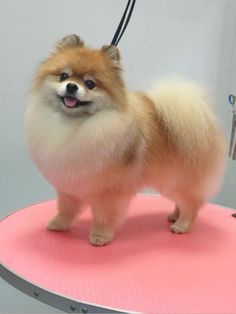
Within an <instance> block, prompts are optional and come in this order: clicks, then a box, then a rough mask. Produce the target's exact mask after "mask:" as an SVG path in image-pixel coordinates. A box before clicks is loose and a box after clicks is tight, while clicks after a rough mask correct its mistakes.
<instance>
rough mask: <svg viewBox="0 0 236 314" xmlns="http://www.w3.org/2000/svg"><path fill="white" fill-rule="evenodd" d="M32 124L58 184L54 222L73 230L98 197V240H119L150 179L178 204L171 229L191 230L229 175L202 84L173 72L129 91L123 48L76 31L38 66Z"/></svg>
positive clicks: (38, 159) (30, 130)
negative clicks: (92, 44) (91, 42)
mask: <svg viewBox="0 0 236 314" xmlns="http://www.w3.org/2000/svg"><path fill="white" fill-rule="evenodd" d="M26 131H27V139H28V145H29V149H30V153H31V156H32V158H33V160H34V162H35V163H36V165H37V166H38V168H39V170H40V171H41V172H42V174H43V175H44V177H45V178H46V179H47V180H48V181H49V182H50V183H51V184H52V185H53V186H54V187H55V188H56V190H57V202H58V214H57V215H56V216H55V217H54V218H53V219H52V220H51V221H50V222H49V224H48V229H50V230H56V231H66V230H68V228H69V227H70V225H71V223H72V221H73V219H74V217H75V216H76V214H78V213H79V212H81V211H82V209H83V208H84V206H85V205H89V206H90V207H91V211H92V216H93V225H92V229H91V232H90V242H91V243H92V244H93V245H97V246H102V245H105V244H107V243H109V242H111V241H112V239H113V237H114V235H115V232H116V231H117V229H118V228H119V226H121V223H122V222H123V220H124V217H125V213H126V210H127V208H128V204H129V201H130V199H131V198H132V196H133V195H135V193H137V191H140V190H141V189H143V188H145V187H148V188H153V189H156V190H158V191H159V192H160V193H161V194H162V195H164V196H165V197H167V198H169V199H171V200H172V201H174V203H175V204H176V207H175V209H174V211H173V213H171V214H170V215H169V217H168V218H169V221H171V222H172V224H171V225H170V230H171V231H172V232H174V233H186V232H189V231H190V230H191V227H192V225H193V222H194V220H195V218H196V216H197V212H198V210H199V208H200V207H201V205H202V204H203V203H204V202H206V201H207V200H208V199H209V198H210V197H212V196H213V195H214V194H215V193H216V192H217V191H218V189H219V186H220V182H221V178H222V175H223V170H224V163H225V141H224V136H223V134H222V131H221V129H220V127H219V124H218V122H217V119H216V116H215V114H214V112H213V110H212V109H211V107H210V105H209V101H208V99H207V96H206V94H205V92H204V91H203V90H202V89H201V88H199V87H198V86H195V85H194V84H192V83H189V82H182V81H179V80H166V81H164V82H161V83H160V84H159V85H157V86H156V87H155V88H153V89H152V90H150V91H148V92H145V93H143V92H129V91H128V90H127V89H126V87H125V84H124V81H123V79H122V70H121V65H120V54H119V51H118V49H117V48H116V47H114V46H104V47H102V48H101V49H89V48H87V47H85V46H84V43H83V41H82V40H81V39H80V38H79V37H78V36H77V35H69V36H66V37H65V38H63V39H62V40H61V41H60V42H58V43H57V47H56V50H55V52H54V53H53V54H52V55H51V56H50V57H49V58H48V59H47V60H46V61H45V62H43V63H42V64H41V65H40V66H39V69H38V70H37V73H36V76H35V79H34V83H33V86H32V89H31V93H30V97H29V104H28V105H27V109H26Z"/></svg>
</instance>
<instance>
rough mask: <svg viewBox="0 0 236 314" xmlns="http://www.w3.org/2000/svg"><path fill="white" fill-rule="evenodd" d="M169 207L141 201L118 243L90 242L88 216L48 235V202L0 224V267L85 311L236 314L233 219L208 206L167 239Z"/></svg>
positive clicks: (51, 208) (161, 201)
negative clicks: (187, 228)
mask: <svg viewBox="0 0 236 314" xmlns="http://www.w3.org/2000/svg"><path fill="white" fill-rule="evenodd" d="M172 209H173V204H172V203H171V202H170V201H168V200H166V199H165V198H163V197H161V196H154V195H148V196H147V195H146V196H144V195H138V196H137V197H136V198H134V200H133V201H132V203H131V206H130V212H129V217H128V220H127V222H126V224H125V225H124V227H123V229H122V230H121V231H120V232H119V233H118V235H117V237H116V238H115V240H114V241H113V242H112V243H111V244H110V245H108V246H105V247H93V246H91V245H90V244H89V242H88V233H89V227H90V224H91V217H90V213H89V211H86V212H85V213H84V214H83V215H82V216H81V217H79V218H78V219H77V220H76V221H75V223H74V225H73V227H72V229H71V230H70V231H69V232H66V233H59V232H50V231H48V230H46V225H47V222H48V220H49V219H50V218H51V217H52V216H53V215H54V214H55V212H56V202H55V201H48V202H42V203H40V204H36V205H33V206H30V207H26V208H24V209H21V210H19V211H17V212H15V213H13V214H11V215H10V216H8V217H6V218H5V219H3V220H2V221H1V224H0V260H1V263H2V264H3V265H4V267H7V268H8V269H9V270H10V271H12V272H14V273H16V274H18V276H19V277H21V278H24V279H25V280H26V281H29V282H31V283H33V284H34V285H36V286H39V287H42V288H44V289H46V290H49V291H52V292H53V293H55V294H58V295H63V296H66V297H68V298H71V299H73V300H78V301H81V300H82V301H83V302H85V303H88V304H96V305H98V306H102V307H107V308H115V309H121V310H122V311H127V312H129V311H130V312H142V313H162V314H165V313H176V314H180V313H181V314H185V313H186V314H191V313H194V314H196V313H197V314H201V313H204V314H213V313H214V314H216V313H224V314H226V313H236V219H235V218H233V217H232V216H231V214H232V213H233V211H231V210H229V209H226V208H223V207H219V206H216V205H212V204H207V205H205V206H204V208H203V209H202V210H201V211H200V213H199V217H198V220H197V221H196V225H195V226H194V229H193V231H192V233H190V234H185V235H175V234H172V233H171V232H170V231H169V229H168V226H169V223H168V222H167V218H166V215H167V214H168V213H169V212H171V211H172Z"/></svg>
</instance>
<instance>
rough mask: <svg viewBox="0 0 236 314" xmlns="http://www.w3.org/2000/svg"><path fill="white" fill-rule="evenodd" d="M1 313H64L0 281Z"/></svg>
mask: <svg viewBox="0 0 236 314" xmlns="http://www.w3.org/2000/svg"><path fill="white" fill-rule="evenodd" d="M0 296H1V301H0V313H9V314H10V313H11V314H13V313H17V314H19V313H22V314H28V313H30V314H34V313H35V314H36V313H45V314H46V313H64V312H61V311H59V310H57V309H55V308H53V307H51V306H48V305H45V304H43V303H41V302H39V301H37V300H34V299H33V298H30V297H28V296H26V295H25V294H23V293H22V292H20V291H18V290H17V289H15V288H14V287H12V286H10V285H9V284H8V283H6V282H5V281H4V280H2V279H0Z"/></svg>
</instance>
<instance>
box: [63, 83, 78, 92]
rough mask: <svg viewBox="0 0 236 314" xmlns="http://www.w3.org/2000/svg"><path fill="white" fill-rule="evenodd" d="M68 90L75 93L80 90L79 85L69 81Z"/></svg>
mask: <svg viewBox="0 0 236 314" xmlns="http://www.w3.org/2000/svg"><path fill="white" fill-rule="evenodd" d="M66 90H67V92H68V93H75V92H76V91H77V90H78V86H77V85H76V84H73V83H68V84H67V85H66Z"/></svg>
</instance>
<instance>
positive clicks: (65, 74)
mask: <svg viewBox="0 0 236 314" xmlns="http://www.w3.org/2000/svg"><path fill="white" fill-rule="evenodd" d="M68 77H69V75H68V74H67V73H61V75H60V81H61V82H62V81H65V80H66V79H68Z"/></svg>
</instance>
